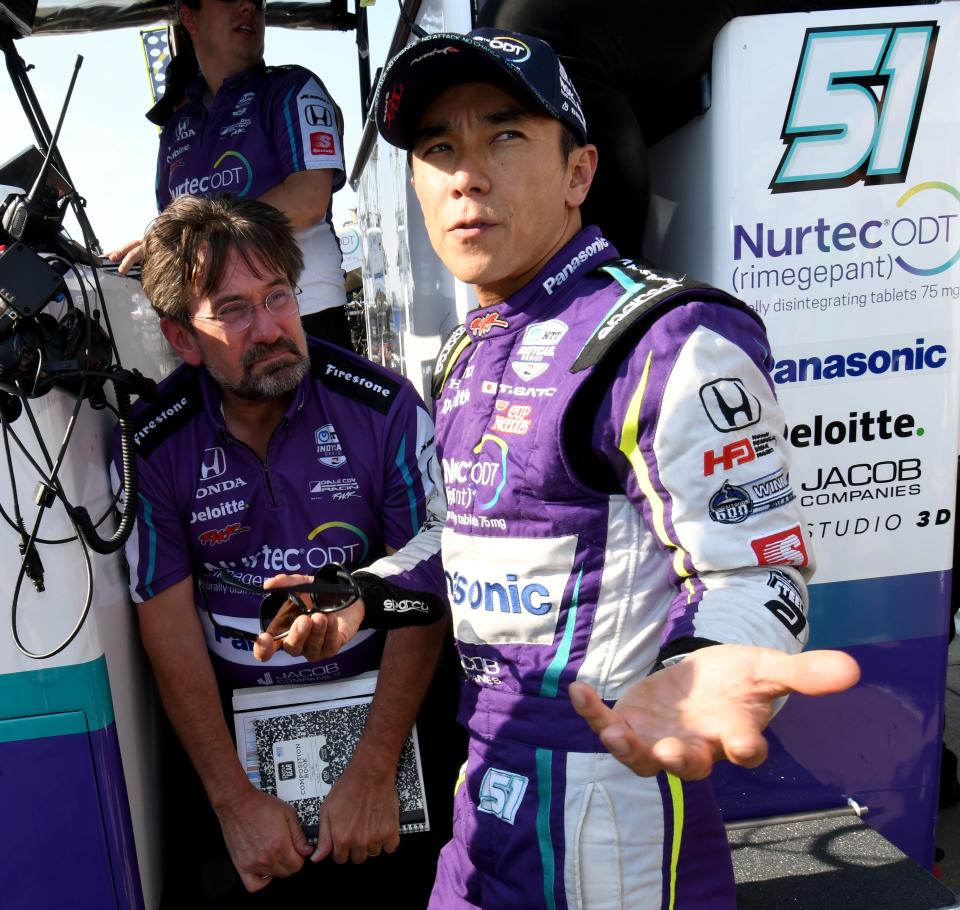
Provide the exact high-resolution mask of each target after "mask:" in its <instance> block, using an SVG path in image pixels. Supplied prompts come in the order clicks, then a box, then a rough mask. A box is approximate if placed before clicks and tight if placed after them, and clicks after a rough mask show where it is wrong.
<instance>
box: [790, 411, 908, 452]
mask: <svg viewBox="0 0 960 910" xmlns="http://www.w3.org/2000/svg"><path fill="white" fill-rule="evenodd" d="M923 433H924V430H923V427H918V426H917V425H916V423H915V421H914V418H913V415H912V414H898V415H897V416H896V417H891V416H890V414H889V413H888V412H887V410H886V408H884V410H882V411H881V412H880V413H879V414H878V415H877V416H876V417H874V416H873V414H872V413H871V412H870V411H863V412H857V411H851V412H850V414H849V416H848V417H847V419H846V420H828V419H827V418H825V417H824V416H823V415H822V414H817V415H816V416H815V417H814V418H813V423H798V424H795V425H794V426H793V427H791V428H790V433H789V436H790V444H791V445H792V446H793V447H794V448H797V449H805V448H807V447H808V446H820V445H830V446H836V445H840V444H842V443H845V442H874V441H876V440H880V439H893V438H895V437H899V438H900V439H909V438H910V437H911V436H923Z"/></svg>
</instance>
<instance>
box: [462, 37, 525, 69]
mask: <svg viewBox="0 0 960 910" xmlns="http://www.w3.org/2000/svg"><path fill="white" fill-rule="evenodd" d="M473 40H474V41H481V42H483V43H484V44H488V45H490V50H492V51H496V52H497V53H498V54H500V56H501V57H506V58H507V60H509V61H510V62H511V63H526V62H527V61H528V60H529V59H530V48H529V47H527V45H526V44H524V43H523V42H522V41H520V40H518V39H517V38H512V37H510V36H509V35H498V36H497V37H496V38H486V37H483V36H481V35H474V36H473Z"/></svg>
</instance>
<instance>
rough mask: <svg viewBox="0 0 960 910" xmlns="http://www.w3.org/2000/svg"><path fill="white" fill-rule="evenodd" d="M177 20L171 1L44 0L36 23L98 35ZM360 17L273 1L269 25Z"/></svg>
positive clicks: (333, 8)
mask: <svg viewBox="0 0 960 910" xmlns="http://www.w3.org/2000/svg"><path fill="white" fill-rule="evenodd" d="M173 17H174V11H173V3H172V2H167V0H132V2H131V0H58V2H57V0H55V2H49V3H45V2H43V0H41V2H40V4H39V6H38V8H37V17H36V19H35V21H34V24H33V34H34V35H49V34H62V33H64V32H98V31H106V30H107V29H112V28H130V27H133V26H143V25H150V24H151V23H154V22H159V21H162V20H164V19H168V20H172V19H173ZM356 24H357V17H356V15H355V14H354V13H351V12H348V11H347V0H309V2H297V0H269V2H268V3H267V25H274V26H280V27H282V28H312V29H317V28H322V29H336V30H340V31H346V30H349V29H353V28H356Z"/></svg>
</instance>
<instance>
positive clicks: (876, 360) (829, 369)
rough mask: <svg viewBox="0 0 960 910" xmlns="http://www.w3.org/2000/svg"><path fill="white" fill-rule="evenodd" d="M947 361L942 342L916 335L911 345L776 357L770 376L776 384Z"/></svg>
mask: <svg viewBox="0 0 960 910" xmlns="http://www.w3.org/2000/svg"><path fill="white" fill-rule="evenodd" d="M946 362H947V349H946V348H945V347H944V346H943V345H942V344H931V345H929V346H926V344H925V342H924V340H923V339H922V338H917V339H916V341H915V342H914V346H913V347H904V348H892V349H890V350H886V349H881V350H876V351H869V352H868V351H852V352H851V353H849V354H828V355H827V356H825V357H800V358H798V359H796V360H789V359H784V360H778V361H777V363H776V365H775V366H774V368H773V379H774V382H776V383H777V384H778V385H784V384H786V383H789V382H818V381H820V380H824V379H844V378H847V377H856V376H865V375H867V374H868V373H869V374H873V375H874V376H881V375H883V374H884V373H902V372H911V371H917V370H924V369H930V370H936V369H939V368H940V367H942V366H943V365H944V364H945V363H946Z"/></svg>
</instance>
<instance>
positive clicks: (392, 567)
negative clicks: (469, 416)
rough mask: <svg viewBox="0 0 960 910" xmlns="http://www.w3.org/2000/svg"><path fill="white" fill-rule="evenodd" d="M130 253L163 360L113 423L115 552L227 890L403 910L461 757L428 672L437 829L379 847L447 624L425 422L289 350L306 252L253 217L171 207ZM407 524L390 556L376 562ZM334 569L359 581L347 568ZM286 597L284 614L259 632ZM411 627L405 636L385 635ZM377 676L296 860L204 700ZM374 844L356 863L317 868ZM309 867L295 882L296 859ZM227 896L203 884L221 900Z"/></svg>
mask: <svg viewBox="0 0 960 910" xmlns="http://www.w3.org/2000/svg"><path fill="white" fill-rule="evenodd" d="M144 245H145V259H144V269H143V285H144V289H145V291H146V293H147V295H148V296H149V298H150V301H151V303H152V304H153V306H154V308H155V309H156V311H157V312H158V313H159V314H160V316H161V327H162V330H163V333H164V335H165V337H166V338H167V340H168V341H169V342H170V344H171V345H172V346H173V347H174V349H175V350H176V351H177V352H178V353H179V355H180V356H181V358H182V359H183V361H184V365H183V366H181V367H180V368H179V369H178V370H176V371H175V372H174V373H173V374H172V375H171V376H170V377H168V378H167V379H166V380H165V381H164V382H163V383H161V385H160V400H159V401H158V402H156V403H154V404H151V405H148V406H146V407H142V408H141V409H140V410H138V412H137V413H136V414H135V416H134V421H135V442H136V447H137V452H136V454H137V471H138V475H139V483H138V489H137V494H136V495H137V499H138V521H137V527H136V530H135V532H134V534H133V535H132V536H131V538H130V541H129V543H128V546H127V558H128V563H129V566H130V576H131V578H130V582H131V591H132V594H133V598H134V600H135V602H136V603H137V605H138V612H139V617H140V624H141V634H142V638H143V642H144V645H145V647H146V650H147V653H148V655H149V657H150V659H151V662H152V664H153V668H154V674H155V676H156V679H157V684H158V688H159V690H160V694H161V697H162V699H163V702H164V706H165V708H166V711H167V714H168V716H169V718H170V720H171V722H172V724H173V727H174V728H175V730H176V732H177V734H178V736H179V738H180V740H181V741H182V743H183V745H184V747H185V749H186V752H187V754H188V755H189V758H190V761H191V762H192V764H193V766H194V768H195V769H196V772H197V774H198V775H199V778H200V780H201V781H202V784H203V788H204V790H205V791H206V796H207V797H208V798H209V801H210V804H211V806H212V807H213V809H214V811H215V813H216V816H217V819H218V820H219V824H220V827H221V828H222V832H223V837H224V840H225V843H226V847H227V850H228V851H229V855H230V858H231V859H232V862H233V864H234V865H235V867H236V869H237V870H238V872H239V875H240V880H241V881H242V884H243V885H244V886H245V888H246V889H247V890H249V891H255V890H259V889H263V888H264V887H266V886H267V885H268V884H270V883H271V882H272V881H273V878H274V877H276V878H277V879H278V881H277V882H276V884H274V885H272V887H271V890H272V891H275V892H276V895H275V898H274V903H271V904H269V905H270V906H280V905H281V904H282V905H283V906H287V905H288V904H289V902H290V901H291V900H298V901H299V900H302V899H303V898H304V896H309V897H310V898H311V900H316V899H319V898H320V897H321V896H322V897H323V898H324V899H327V898H330V899H332V898H333V897H335V896H336V897H339V898H348V897H349V898H353V899H356V901H357V906H379V905H380V904H381V902H382V901H383V900H386V899H387V898H390V899H391V900H392V899H393V898H396V897H397V896H398V894H400V895H402V897H403V900H404V901H406V902H407V903H405V904H404V906H411V907H416V906H423V904H424V903H425V901H426V895H427V893H428V892H429V886H430V883H431V882H432V878H433V868H434V865H435V862H436V853H437V851H438V850H439V846H440V844H441V843H442V840H443V837H444V835H443V828H444V826H445V823H446V824H447V825H448V824H449V817H450V814H451V806H450V799H449V796H447V793H448V792H452V788H453V780H454V777H455V774H456V769H457V766H458V764H459V760H460V759H461V758H462V756H460V755H459V754H457V748H456V737H455V732H454V728H455V724H454V723H453V713H454V708H453V705H452V703H451V697H450V690H451V689H454V688H455V686H453V684H452V681H451V679H447V680H446V681H445V682H444V683H441V684H440V685H439V688H440V691H439V692H438V693H435V696H434V703H433V705H432V708H431V711H432V714H431V713H430V712H421V714H420V717H419V721H418V722H419V724H420V731H421V735H422V740H421V741H422V742H423V743H425V744H426V745H425V747H424V749H423V762H424V771H425V776H426V777H427V778H428V801H429V800H433V799H435V798H436V796H437V794H439V801H438V802H433V803H432V804H431V805H430V816H431V821H432V822H433V823H434V830H433V831H431V833H429V834H412V835H404V838H403V843H402V844H400V840H401V839H400V836H399V813H398V802H397V795H396V792H395V789H394V780H395V775H396V768H397V761H398V757H399V755H400V751H401V749H402V747H403V745H404V743H405V741H406V739H407V736H408V734H409V733H410V728H411V725H412V724H413V722H414V719H415V718H416V717H417V710H418V707H419V706H420V704H421V700H422V699H423V698H424V693H425V692H427V688H428V685H429V684H430V679H431V676H432V674H433V669H434V667H435V666H436V665H437V657H438V653H439V652H440V649H441V643H442V641H443V635H444V628H445V623H443V622H438V621H437V620H438V619H440V618H442V617H444V616H445V601H444V598H443V587H444V582H443V578H442V573H441V570H440V565H439V555H438V554H439V532H440V524H441V522H442V516H443V514H444V503H443V498H442V487H441V484H440V482H439V479H438V477H437V463H436V459H435V455H434V449H433V426H432V423H431V420H430V418H429V416H428V414H427V412H426V411H425V409H424V407H423V404H422V402H421V401H420V399H419V398H418V396H417V395H416V393H415V392H414V390H413V388H412V386H411V385H410V384H409V383H408V382H406V381H405V380H403V379H401V378H400V377H398V376H396V375H395V374H392V373H390V372H388V371H387V370H384V369H382V368H380V367H378V366H375V365H373V364H371V363H370V362H369V361H366V360H364V359H363V358H361V357H360V356H358V355H356V354H354V353H352V352H348V351H345V350H342V349H340V348H338V347H335V346H333V345H330V344H327V343H325V342H321V341H317V340H314V339H311V340H310V341H309V342H308V341H307V339H306V336H305V335H304V333H303V329H302V327H301V325H300V319H299V313H298V309H297V292H298V288H297V282H298V279H299V276H300V272H301V270H302V267H303V260H302V257H301V253H300V250H299V249H298V247H297V245H296V243H295V241H294V240H293V237H292V235H291V233H290V231H289V227H288V224H287V220H286V219H285V217H284V216H283V215H282V214H281V213H279V212H278V211H277V210H276V209H274V208H273V207H271V206H268V205H266V204H264V203H262V202H258V201H255V200H242V199H238V198H235V197H234V198H231V197H213V198H199V197H191V196H182V197H180V198H178V199H176V200H174V201H173V202H172V203H171V204H170V205H169V206H168V207H167V209H166V210H165V211H164V212H163V214H162V215H160V216H159V217H158V218H157V219H156V220H155V221H154V222H153V223H152V225H151V226H150V227H149V229H148V231H147V234H146V237H145V241H144ZM119 463H120V462H119V456H118V457H117V459H116V464H117V465H119ZM418 532H419V536H418V537H417V543H416V544H415V545H414V546H413V547H412V548H410V552H408V553H406V554H404V555H399V554H398V555H396V556H394V555H391V554H394V553H395V551H397V550H398V549H399V548H400V547H402V546H403V545H404V544H405V543H406V542H407V541H408V540H410V538H412V537H414V535H417V534H418ZM420 558H426V559H428V561H429V562H430V564H431V567H432V568H431V571H430V572H429V573H428V574H429V579H428V580H427V581H423V579H422V578H421V577H420V576H419V575H418V578H420V579H421V580H420V581H419V582H418V585H419V587H418V588H417V589H415V590H409V589H408V587H407V585H406V584H405V572H406V570H407V568H408V567H409V566H411V565H414V564H415V563H416V562H417V560H418V559H420ZM337 563H343V564H345V565H346V566H347V567H348V568H350V569H353V570H356V569H360V568H362V569H363V571H362V572H358V573H356V574H355V575H354V576H353V577H350V576H349V575H347V574H346V573H345V572H344V570H343V569H341V568H338V567H337V566H336V564H337ZM315 574H316V577H315V578H314V577H313V576H315ZM291 583H295V584H297V585H299V587H297V588H295V589H293V590H290V589H289V585H290V584H291ZM277 585H282V586H283V587H284V592H283V593H282V594H281V596H280V597H279V598H275V600H276V602H274V603H273V606H272V607H271V606H270V605H269V603H267V604H264V605H263V606H262V607H259V610H260V612H259V615H258V605H259V603H260V599H261V597H262V595H263V593H264V591H263V589H264V588H266V589H273V588H275V587H276V586H277ZM198 587H199V590H198ZM358 596H359V597H360V598H362V599H361V600H359V601H358V600H357V597H358ZM291 600H292V602H293V604H295V605H296V606H297V609H295V610H294V611H293V613H294V621H293V623H292V625H290V626H289V628H288V627H287V625H285V626H284V627H283V628H282V629H281V628H278V623H279V621H280V619H281V618H282V613H283V612H284V610H285V609H287V608H289V606H290V603H289V601H291ZM198 604H202V605H203V607H205V609H203V611H202V612H200V613H198V610H197V606H198ZM341 608H342V609H341ZM327 611H333V612H327ZM303 613H307V614H308V615H301V614H303ZM361 622H364V623H365V624H366V625H368V626H375V627H377V628H381V629H391V631H389V632H388V633H387V634H386V635H384V634H383V633H382V632H380V631H376V630H375V629H373V628H364V627H361V626H360V624H361ZM412 623H419V624H420V626H421V627H419V628H399V626H400V625H409V624H412ZM358 627H359V631H358ZM381 653H382V656H381ZM378 666H379V670H380V676H379V682H378V685H377V689H376V693H375V696H374V699H373V703H372V706H371V710H370V715H369V720H368V722H367V724H366V726H365V728H364V730H363V734H362V736H361V738H360V741H359V745H358V747H357V749H356V752H355V753H354V757H353V759H352V760H351V761H350V763H349V765H348V767H347V769H346V771H345V772H344V774H343V775H342V776H341V777H340V779H339V781H338V782H337V783H336V784H335V786H334V787H333V789H332V790H331V792H330V794H329V795H328V796H327V798H326V800H325V802H324V804H323V807H322V810H321V819H320V834H319V843H318V845H317V848H316V850H312V849H311V848H310V847H309V846H308V845H307V842H306V839H305V837H304V834H303V831H302V830H301V829H300V826H299V823H298V822H297V817H296V815H295V813H294V812H293V810H292V809H291V808H290V807H289V806H288V805H287V804H285V803H283V802H281V801H279V800H277V799H274V798H273V797H271V796H267V795H265V794H263V793H261V792H260V791H258V790H256V789H255V788H254V787H253V786H252V785H251V784H250V782H249V781H248V780H247V776H246V773H245V771H244V768H243V767H242V765H241V763H240V761H239V760H238V758H237V752H236V749H235V747H234V744H233V742H232V741H231V737H230V734H229V732H228V728H227V723H226V722H225V719H224V713H223V711H222V709H221V697H220V695H219V694H218V688H219V689H220V690H221V691H222V692H223V693H226V694H228V693H229V691H230V690H232V689H233V688H235V687H248V686H261V685H271V684H273V685H277V684H281V685H282V684H291V683H303V682H323V681H326V680H333V679H340V678H343V677H348V676H352V675H355V674H357V673H360V672H364V671H369V670H374V669H377V667H378ZM453 678H455V676H453ZM435 688H437V687H435ZM444 700H445V702H446V704H444V703H443V702H444ZM452 732H453V733H454V739H452V740H451V739H450V735H451V733H452ZM444 797H446V801H444ZM185 799H186V800H189V797H181V802H182V801H183V800H185ZM183 814H184V816H185V817H186V818H187V819H189V821H188V822H187V824H186V825H185V826H184V828H183V829H181V830H178V831H175V832H174V836H175V839H176V841H177V843H175V844H174V850H175V854H176V859H175V863H176V864H177V865H178V866H186V865H190V864H191V863H194V862H198V861H199V860H202V859H203V858H204V857H205V856H206V853H204V854H203V855H202V856H200V857H196V858H195V857H193V856H191V851H200V850H203V849H204V848H205V845H204V843H203V841H204V839H205V838H206V837H207V835H206V833H205V829H203V828H202V826H199V822H195V821H194V820H195V819H198V818H200V815H199V814H198V813H197V808H196V807H195V806H193V805H188V806H187V807H186V809H185V811H184V813H183ZM184 844H188V845H190V847H189V849H185V848H184ZM398 844H400V848H399V850H397V847H398ZM381 851H382V852H383V853H384V856H383V857H381V858H380V859H378V860H375V861H374V863H373V868H372V870H371V871H365V870H360V869H356V868H354V869H350V868H349V866H348V867H346V868H345V867H342V866H338V865H335V864H343V863H345V862H346V861H347V860H349V861H350V863H352V864H356V863H363V862H365V861H366V860H367V859H368V857H372V856H378V855H379V854H380V853H381ZM394 851H397V852H396V853H394ZM391 853H393V854H394V855H392V856H388V855H386V854H391ZM327 857H332V859H329V858H328V859H326V861H325V862H323V863H322V865H321V866H320V867H319V868H313V869H309V870H307V872H301V871H300V870H301V867H302V866H303V865H304V861H305V859H307V858H311V859H313V860H315V861H319V860H321V859H324V858H327ZM401 868H402V869H403V878H402V881H401V880H400V879H398V878H397V876H398V875H399V870H400V869H401ZM179 871H181V869H179V868H175V869H174V870H173V872H174V877H175V881H176V875H177V873H178V872H179ZM308 872H309V873H310V874H307V873H308ZM295 873H299V874H295ZM211 874H212V873H211V872H210V870H209V869H206V870H204V869H201V871H200V873H199V875H200V879H201V880H200V881H197V880H195V879H190V878H189V877H186V878H185V879H183V880H182V881H180V882H179V884H180V885H181V886H182V890H181V891H179V892H178V891H176V890H175V887H176V883H175V884H173V885H170V887H171V888H172V889H174V890H171V891H168V897H167V899H168V901H171V903H170V905H171V906H175V905H176V904H175V903H174V902H173V901H174V900H175V899H176V900H179V899H181V898H182V899H183V900H187V897H189V898H190V899H189V900H188V901H187V903H185V904H184V905H185V906H186V905H190V906H193V905H194V904H195V903H197V900H198V899H202V897H203V896H204V895H203V890H204V888H206V889H207V891H208V896H210V897H212V896H213V894H214V893H215V892H217V891H218V889H217V887H215V886H214V885H211ZM291 876H292V878H288V877H291ZM213 877H214V878H216V876H213ZM281 879H287V880H286V881H281ZM168 884H169V881H168ZM227 885H229V881H228V882H227ZM241 890H242V889H239V888H238V887H235V888H234V890H233V891H230V890H229V888H220V889H219V891H220V892H222V893H221V897H223V899H224V900H226V901H227V902H228V903H229V905H230V906H236V905H237V901H238V900H240V899H241V898H242V897H243V895H242V893H241ZM268 900H269V899H268ZM214 905H215V904H214ZM257 905H258V906H267V904H264V903H263V902H262V901H259V902H258V904H257Z"/></svg>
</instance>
